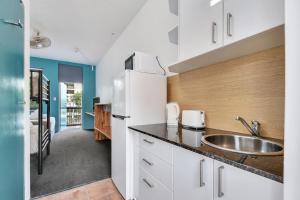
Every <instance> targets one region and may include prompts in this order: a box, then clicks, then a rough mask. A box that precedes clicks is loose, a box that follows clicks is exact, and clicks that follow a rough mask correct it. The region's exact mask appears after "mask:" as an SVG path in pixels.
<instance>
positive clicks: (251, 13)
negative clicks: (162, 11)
mask: <svg viewBox="0 0 300 200" xmlns="http://www.w3.org/2000/svg"><path fill="white" fill-rule="evenodd" d="M282 24H284V0H243V1H241V0H180V1H179V60H180V61H183V60H187V59H189V58H192V57H195V56H198V55H202V54H205V53H207V52H211V51H212V50H214V49H217V48H220V47H222V46H224V45H228V44H230V43H233V42H236V41H239V40H242V39H245V38H249V37H251V36H253V35H256V34H259V33H262V32H264V31H267V30H270V29H272V28H275V27H278V26H280V25H282ZM207 59H214V55H211V57H209V56H208V57H207ZM190 64H191V63H190Z"/></svg>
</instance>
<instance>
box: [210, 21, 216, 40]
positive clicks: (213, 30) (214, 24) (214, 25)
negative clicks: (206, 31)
mask: <svg viewBox="0 0 300 200" xmlns="http://www.w3.org/2000/svg"><path fill="white" fill-rule="evenodd" d="M216 30H217V23H216V22H213V23H212V37H211V38H212V43H213V44H216V43H217V40H216Z"/></svg>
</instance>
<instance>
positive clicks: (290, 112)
mask: <svg viewBox="0 0 300 200" xmlns="http://www.w3.org/2000/svg"><path fill="white" fill-rule="evenodd" d="M299 9H300V1H299V0H285V48H286V49H285V54H286V65H285V126H284V130H285V133H284V134H285V135H284V143H285V146H284V200H297V199H299V180H300V171H299V165H300V157H299V152H300V145H299V143H300V134H299V124H300V117H299V113H300V104H299V102H300V90H299V85H300V79H299V76H300V58H299V51H300V38H299V35H300V27H299V18H300V13H299Z"/></svg>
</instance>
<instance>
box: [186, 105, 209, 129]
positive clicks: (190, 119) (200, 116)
mask: <svg viewBox="0 0 300 200" xmlns="http://www.w3.org/2000/svg"><path fill="white" fill-rule="evenodd" d="M182 126H183V127H186V128H193V129H201V128H205V112H204V111H202V110H184V111H182Z"/></svg>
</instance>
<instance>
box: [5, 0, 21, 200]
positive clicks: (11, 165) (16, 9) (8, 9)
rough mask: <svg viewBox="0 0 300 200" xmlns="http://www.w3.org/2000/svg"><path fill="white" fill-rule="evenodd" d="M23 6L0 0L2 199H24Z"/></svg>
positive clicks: (12, 1) (13, 0) (18, 2)
mask: <svg viewBox="0 0 300 200" xmlns="http://www.w3.org/2000/svg"><path fill="white" fill-rule="evenodd" d="M22 24H24V8H23V5H22V4H21V3H20V1H19V0H1V1H0V94H1V98H0V111H1V112H0V199H13V200H23V199H24V124H23V123H24V93H23V92H24V29H23V26H22Z"/></svg>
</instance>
